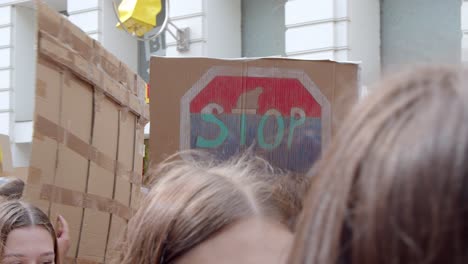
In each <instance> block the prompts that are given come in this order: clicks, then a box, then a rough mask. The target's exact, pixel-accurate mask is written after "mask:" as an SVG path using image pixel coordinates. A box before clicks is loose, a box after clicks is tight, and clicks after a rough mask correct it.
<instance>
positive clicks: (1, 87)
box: [0, 5, 14, 135]
mask: <svg viewBox="0 0 468 264" xmlns="http://www.w3.org/2000/svg"><path fill="white" fill-rule="evenodd" d="M12 20H13V19H12V8H11V7H10V6H9V5H0V134H6V135H9V134H10V130H11V129H12V127H13V123H14V119H13V118H12V109H13V102H12V101H13V100H12V99H13V90H12V88H13V86H12V81H11V79H12V71H13V64H12V58H11V57H12V56H11V54H12V51H13V40H12V31H13V23H12Z"/></svg>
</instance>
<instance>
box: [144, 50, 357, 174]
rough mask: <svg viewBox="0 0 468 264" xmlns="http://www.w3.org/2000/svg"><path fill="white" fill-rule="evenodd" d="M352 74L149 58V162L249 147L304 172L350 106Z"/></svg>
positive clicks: (303, 66)
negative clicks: (176, 155)
mask: <svg viewBox="0 0 468 264" xmlns="http://www.w3.org/2000/svg"><path fill="white" fill-rule="evenodd" d="M358 68H359V67H358V65H356V64H352V63H337V62H332V61H304V60H290V59H271V58H268V59H258V60H215V59H203V58H159V57H155V58H153V59H152V61H151V79H150V83H151V85H152V86H153V87H156V88H154V89H153V90H152V92H151V106H150V107H151V124H152V128H151V137H150V140H151V154H152V160H153V161H155V162H160V161H161V160H162V159H164V157H165V156H167V155H170V154H172V153H174V152H176V151H178V150H186V149H203V150H206V151H208V152H211V153H213V154H215V156H216V157H218V158H219V159H222V160H224V159H228V158H230V157H232V156H233V155H236V154H239V153H241V152H242V151H245V150H246V149H248V148H252V149H253V150H254V151H255V152H256V153H257V154H259V155H261V156H263V157H264V158H266V159H267V160H269V161H270V162H271V163H272V164H273V165H274V166H277V167H279V168H282V169H286V170H290V171H294V172H299V173H304V172H306V171H307V170H308V169H309V168H310V167H311V165H312V164H313V162H314V161H315V160H316V159H317V158H318V157H319V156H320V153H321V152H322V149H323V148H324V146H326V145H327V143H328V142H329V141H330V138H331V136H332V135H333V132H334V131H335V129H336V126H337V125H338V124H339V120H341V119H342V117H343V115H344V113H346V112H347V111H348V110H349V108H350V107H351V105H352V104H353V102H354V101H355V100H356V99H357V95H358V84H357V80H358ZM340 97H341V98H340ZM177 136H178V138H177Z"/></svg>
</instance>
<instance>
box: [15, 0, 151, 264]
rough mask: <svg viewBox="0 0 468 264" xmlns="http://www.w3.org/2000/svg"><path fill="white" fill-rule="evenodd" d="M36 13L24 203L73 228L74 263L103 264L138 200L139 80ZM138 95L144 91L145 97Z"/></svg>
mask: <svg viewBox="0 0 468 264" xmlns="http://www.w3.org/2000/svg"><path fill="white" fill-rule="evenodd" d="M36 7H37V20H38V21H37V22H38V23H37V25H38V26H37V45H38V46H37V68H36V78H37V80H36V96H35V112H34V121H33V122H34V134H33V143H32V154H31V160H30V167H29V170H28V175H27V184H26V191H25V194H24V196H25V199H26V200H27V201H29V202H31V203H33V204H35V205H37V206H38V207H40V208H41V209H42V210H43V211H44V212H46V213H47V214H48V215H49V217H50V218H51V219H56V217H57V215H58V214H61V215H63V216H64V217H65V218H66V219H67V220H68V222H69V225H70V235H71V239H72V241H71V242H72V245H71V249H70V251H69V255H68V256H67V262H70V263H75V262H78V263H104V262H106V261H107V260H108V259H109V257H110V256H111V255H112V253H113V251H112V247H113V245H114V244H115V242H116V239H117V238H118V237H119V235H120V233H121V232H122V231H123V229H124V228H125V226H126V223H127V221H128V220H129V218H130V217H131V216H132V214H133V212H134V210H135V208H136V206H137V201H138V200H139V197H140V196H139V190H140V186H141V181H142V175H141V174H142V172H141V165H139V164H140V163H142V160H143V157H142V156H141V155H136V153H138V152H137V148H140V147H141V145H142V144H143V137H142V136H140V135H139V134H138V135H137V133H139V131H140V127H141V126H142V125H143V126H144V124H146V123H147V121H148V118H149V111H148V107H147V106H146V104H145V102H144V98H142V97H141V94H144V85H137V84H136V83H137V80H138V77H137V75H136V74H135V73H134V72H132V71H130V70H129V68H128V67H127V66H126V65H125V64H123V63H122V62H120V61H119V60H118V59H116V58H115V57H114V56H113V55H111V54H110V53H109V52H108V51H106V50H105V49H104V48H103V47H102V45H100V44H99V43H98V42H96V41H94V40H93V39H92V38H90V37H88V36H87V35H86V34H85V33H84V32H82V31H81V30H80V29H79V28H77V27H76V26H74V25H73V24H72V23H71V22H69V21H68V20H67V19H66V18H65V17H63V16H61V15H59V14H58V13H56V12H55V11H52V10H50V9H49V8H48V7H47V6H45V5H44V4H42V3H41V2H39V1H37V2H36ZM140 90H141V91H140Z"/></svg>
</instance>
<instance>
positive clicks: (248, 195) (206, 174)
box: [115, 152, 307, 264]
mask: <svg viewBox="0 0 468 264" xmlns="http://www.w3.org/2000/svg"><path fill="white" fill-rule="evenodd" d="M190 155H191V156H192V157H194V156H195V158H193V159H187V158H186V159H185V160H184V159H177V157H178V155H175V156H174V157H172V158H170V159H169V160H167V161H165V162H163V163H162V164H161V165H160V166H159V167H158V168H156V169H155V170H152V171H150V172H149V173H150V174H151V177H152V178H153V179H154V184H153V186H152V188H151V189H150V191H149V193H148V194H147V196H146V198H145V199H144V201H143V203H142V204H141V205H140V209H139V210H138V211H137V213H136V214H135V216H134V217H133V218H132V219H131V220H130V222H129V224H128V227H127V232H126V233H125V238H124V240H123V243H122V244H120V245H119V250H120V251H121V253H122V255H121V256H120V258H119V259H117V260H115V263H122V264H131V263H156V264H163V263H171V262H172V261H174V260H175V259H176V258H177V257H179V256H182V255H183V254H184V253H186V252H188V251H189V250H190V249H192V248H194V247H196V246H197V245H198V244H200V243H202V242H203V241H205V240H206V239H208V238H209V237H211V236H212V235H215V234H216V233H218V232H220V231H221V230H222V229H223V228H225V227H228V226H229V225H231V224H233V223H235V222H236V221H238V220H241V219H245V218H247V217H265V218H269V219H271V220H273V221H277V222H281V223H283V224H284V225H285V226H288V225H289V224H290V223H291V222H294V218H295V217H296V216H297V214H298V213H299V211H300V209H301V208H300V207H301V200H302V198H303V197H302V196H301V194H302V193H304V192H305V191H303V189H305V188H304V187H302V186H305V185H307V180H306V179H305V178H304V177H297V176H294V175H288V174H285V173H281V172H279V171H276V170H274V169H273V168H272V167H271V166H270V165H269V164H268V163H267V162H266V161H264V160H263V159H261V158H258V157H255V156H252V155H245V156H242V157H240V158H236V159H233V160H230V161H227V162H223V163H217V162H215V161H214V159H212V158H211V157H208V156H206V155H205V154H202V153H198V152H191V153H190ZM185 157H187V155H185ZM174 159H175V160H174ZM291 228H292V227H291Z"/></svg>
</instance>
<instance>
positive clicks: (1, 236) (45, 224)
mask: <svg viewBox="0 0 468 264" xmlns="http://www.w3.org/2000/svg"><path fill="white" fill-rule="evenodd" d="M29 226H39V227H42V228H44V229H45V230H47V232H49V234H50V236H51V237H52V240H53V241H54V253H55V263H59V251H58V249H57V236H56V233H55V230H54V227H53V225H52V223H51V222H50V220H49V218H48V217H47V215H46V214H44V212H42V211H41V210H40V209H39V208H37V207H35V206H33V205H31V204H29V203H25V202H21V201H18V200H10V201H4V202H1V203H0V258H1V257H2V256H3V254H4V247H5V244H6V240H7V238H8V235H9V234H10V232H11V231H13V230H15V229H17V228H22V227H29Z"/></svg>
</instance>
